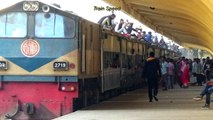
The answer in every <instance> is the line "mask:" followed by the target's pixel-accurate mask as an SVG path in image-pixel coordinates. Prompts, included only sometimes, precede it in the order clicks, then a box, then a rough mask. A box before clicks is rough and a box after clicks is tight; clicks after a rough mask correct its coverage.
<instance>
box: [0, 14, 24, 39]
mask: <svg viewBox="0 0 213 120" xmlns="http://www.w3.org/2000/svg"><path fill="white" fill-rule="evenodd" d="M20 23H22V24H20ZM0 26H1V27H0V37H25V36H26V34H27V14H26V13H23V12H9V13H6V14H3V15H1V16H0Z"/></svg>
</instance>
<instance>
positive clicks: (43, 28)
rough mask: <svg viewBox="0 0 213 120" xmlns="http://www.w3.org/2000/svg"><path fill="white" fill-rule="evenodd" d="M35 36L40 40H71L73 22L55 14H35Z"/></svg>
mask: <svg viewBox="0 0 213 120" xmlns="http://www.w3.org/2000/svg"><path fill="white" fill-rule="evenodd" d="M35 35H36V37H42V38H53V37H54V38H55V37H56V38H72V37H74V35H75V21H74V20H72V19H71V18H68V17H65V16H61V15H58V14H55V13H37V14H36V16H35Z"/></svg>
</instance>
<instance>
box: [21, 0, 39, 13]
mask: <svg viewBox="0 0 213 120" xmlns="http://www.w3.org/2000/svg"><path fill="white" fill-rule="evenodd" d="M38 9H39V3H38V2H35V1H26V2H24V3H23V10H24V11H38Z"/></svg>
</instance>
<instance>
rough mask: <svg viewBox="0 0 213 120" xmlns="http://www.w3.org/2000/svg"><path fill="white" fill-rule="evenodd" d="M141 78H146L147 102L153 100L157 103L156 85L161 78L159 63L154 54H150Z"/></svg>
mask: <svg viewBox="0 0 213 120" xmlns="http://www.w3.org/2000/svg"><path fill="white" fill-rule="evenodd" d="M142 75H143V78H147V83H148V96H149V102H152V99H153V98H154V99H155V100H156V101H158V98H157V95H158V84H159V78H160V77H161V68H160V62H159V60H158V59H157V58H155V53H154V52H150V54H149V58H148V59H147V60H146V62H145V64H144V69H143V74H142Z"/></svg>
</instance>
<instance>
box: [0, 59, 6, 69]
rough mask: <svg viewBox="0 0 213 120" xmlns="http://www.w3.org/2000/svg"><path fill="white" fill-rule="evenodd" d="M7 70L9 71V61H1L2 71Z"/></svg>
mask: <svg viewBox="0 0 213 120" xmlns="http://www.w3.org/2000/svg"><path fill="white" fill-rule="evenodd" d="M7 69H8V64H7V61H4V60H1V61H0V70H7Z"/></svg>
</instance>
